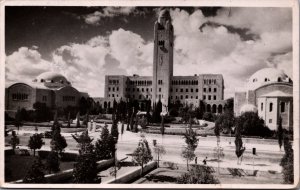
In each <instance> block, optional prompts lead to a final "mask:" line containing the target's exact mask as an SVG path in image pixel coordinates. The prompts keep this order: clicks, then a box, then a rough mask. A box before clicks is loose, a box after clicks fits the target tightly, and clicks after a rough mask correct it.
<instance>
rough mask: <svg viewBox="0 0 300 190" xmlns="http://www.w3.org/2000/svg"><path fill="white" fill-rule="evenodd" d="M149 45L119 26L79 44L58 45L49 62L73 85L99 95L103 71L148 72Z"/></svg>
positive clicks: (148, 73)
mask: <svg viewBox="0 0 300 190" xmlns="http://www.w3.org/2000/svg"><path fill="white" fill-rule="evenodd" d="M152 46H153V45H151V43H150V42H145V41H144V40H143V39H142V37H141V36H139V35H137V34H135V33H133V32H130V31H125V30H123V29H119V30H115V31H112V33H111V34H109V35H108V36H97V37H94V38H92V39H90V40H89V41H87V42H86V43H83V44H75V43H74V44H70V45H65V46H61V47H60V48H58V49H57V50H56V51H54V52H53V62H54V64H55V66H56V67H55V68H56V70H57V71H58V72H62V73H63V74H64V75H65V76H66V77H67V78H68V79H69V80H70V81H71V82H72V83H73V85H74V86H75V87H76V88H79V89H80V90H82V91H86V92H88V93H90V95H92V96H103V95H104V80H105V78H104V76H105V75H107V74H119V75H120V74H124V75H132V74H134V73H138V74H141V75H151V72H150V71H151V69H152V64H151V63H152V59H151V58H152V52H153V50H152V49H153V48H152Z"/></svg>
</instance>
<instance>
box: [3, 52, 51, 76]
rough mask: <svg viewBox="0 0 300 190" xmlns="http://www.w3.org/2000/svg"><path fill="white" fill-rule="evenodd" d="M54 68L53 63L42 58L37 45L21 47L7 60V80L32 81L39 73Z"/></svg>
mask: <svg viewBox="0 0 300 190" xmlns="http://www.w3.org/2000/svg"><path fill="white" fill-rule="evenodd" d="M51 69H52V64H51V63H50V62H48V61H46V60H44V59H42V57H41V54H40V53H39V52H38V51H37V47H33V48H28V47H20V48H19V49H18V50H17V51H15V52H14V53H12V54H11V55H8V56H7V57H6V60H5V71H6V72H5V78H6V82H15V81H24V82H30V81H31V80H32V79H33V78H34V77H36V76H37V75H38V74H40V73H42V72H45V71H49V70H51Z"/></svg>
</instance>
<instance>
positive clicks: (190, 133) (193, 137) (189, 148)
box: [181, 127, 199, 170]
mask: <svg viewBox="0 0 300 190" xmlns="http://www.w3.org/2000/svg"><path fill="white" fill-rule="evenodd" d="M183 138H184V141H185V143H186V147H185V148H184V149H183V150H182V153H181V156H182V157H183V158H184V159H185V160H186V164H187V170H189V161H191V160H192V159H194V158H195V150H196V148H197V146H198V143H199V139H198V138H197V134H196V132H195V131H194V130H193V129H192V128H191V127H190V128H189V129H186V130H185V134H184V135H183Z"/></svg>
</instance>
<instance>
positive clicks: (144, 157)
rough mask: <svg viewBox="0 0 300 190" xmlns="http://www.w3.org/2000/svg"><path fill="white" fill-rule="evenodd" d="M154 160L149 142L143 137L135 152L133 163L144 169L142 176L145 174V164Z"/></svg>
mask: <svg viewBox="0 0 300 190" xmlns="http://www.w3.org/2000/svg"><path fill="white" fill-rule="evenodd" d="M152 159H153V157H152V154H151V149H150V147H149V144H148V141H147V139H146V138H145V137H143V138H142V139H141V140H140V141H139V143H138V147H137V148H136V149H135V150H134V152H133V161H134V162H135V163H137V164H138V165H140V166H141V167H142V170H141V174H143V169H144V164H147V163H148V162H149V161H151V160H152Z"/></svg>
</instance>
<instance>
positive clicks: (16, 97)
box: [12, 93, 28, 100]
mask: <svg viewBox="0 0 300 190" xmlns="http://www.w3.org/2000/svg"><path fill="white" fill-rule="evenodd" d="M12 99H13V100H28V94H25V93H15V94H12Z"/></svg>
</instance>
